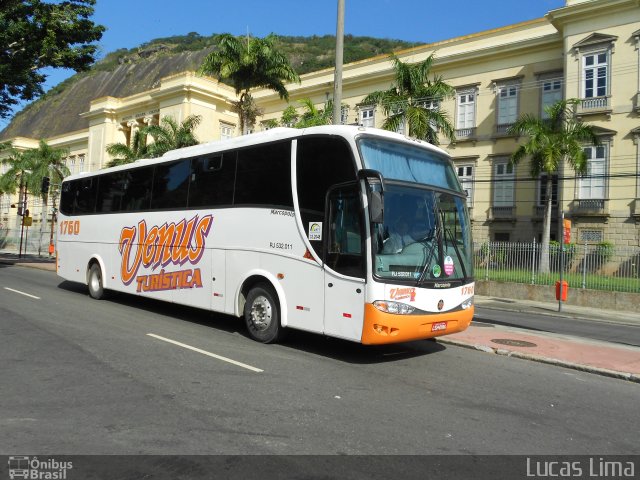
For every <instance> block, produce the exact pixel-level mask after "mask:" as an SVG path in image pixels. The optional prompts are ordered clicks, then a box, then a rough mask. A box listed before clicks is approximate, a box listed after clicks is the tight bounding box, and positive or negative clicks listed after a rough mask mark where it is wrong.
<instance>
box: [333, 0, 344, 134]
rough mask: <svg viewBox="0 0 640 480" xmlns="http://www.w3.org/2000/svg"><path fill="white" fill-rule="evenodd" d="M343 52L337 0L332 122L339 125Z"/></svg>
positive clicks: (340, 9)
mask: <svg viewBox="0 0 640 480" xmlns="http://www.w3.org/2000/svg"><path fill="white" fill-rule="evenodd" d="M343 52H344V0H338V21H337V26H336V69H335V77H334V82H333V124H334V125H339V124H340V120H341V117H342V108H341V107H342V61H343Z"/></svg>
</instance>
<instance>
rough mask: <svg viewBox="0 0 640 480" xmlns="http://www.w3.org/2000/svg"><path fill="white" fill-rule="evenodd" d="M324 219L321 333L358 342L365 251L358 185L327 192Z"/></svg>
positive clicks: (360, 326) (362, 303)
mask: <svg viewBox="0 0 640 480" xmlns="http://www.w3.org/2000/svg"><path fill="white" fill-rule="evenodd" d="M325 218H326V219H327V222H326V226H325V232H324V233H325V234H324V238H325V248H324V257H325V264H324V302H325V303H324V305H325V315H324V332H325V334H326V335H330V336H335V337H340V338H346V339H349V340H354V341H360V339H361V337H362V324H363V320H364V298H365V294H364V288H365V281H364V278H365V272H366V266H365V265H366V264H365V251H366V250H365V244H364V238H365V236H364V220H363V209H362V200H361V196H360V189H359V187H358V184H356V183H352V184H348V185H346V186H339V187H334V188H333V189H331V190H330V192H329V195H328V200H327V214H326V217H325Z"/></svg>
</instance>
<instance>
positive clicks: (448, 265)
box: [444, 256, 455, 276]
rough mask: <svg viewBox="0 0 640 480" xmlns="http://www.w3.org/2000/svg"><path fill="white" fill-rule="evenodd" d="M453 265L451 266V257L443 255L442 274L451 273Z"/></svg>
mask: <svg viewBox="0 0 640 480" xmlns="http://www.w3.org/2000/svg"><path fill="white" fill-rule="evenodd" d="M454 269H455V267H454V266H453V258H451V257H449V256H447V257H444V274H445V275H447V276H449V275H452V274H453V270H454Z"/></svg>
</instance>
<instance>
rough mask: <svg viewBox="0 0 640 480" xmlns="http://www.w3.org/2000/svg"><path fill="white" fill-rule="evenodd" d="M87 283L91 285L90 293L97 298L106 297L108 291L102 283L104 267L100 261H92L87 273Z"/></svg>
mask: <svg viewBox="0 0 640 480" xmlns="http://www.w3.org/2000/svg"><path fill="white" fill-rule="evenodd" d="M87 285H88V286H89V295H90V296H91V298H95V299H96V300H102V299H103V298H105V296H106V293H105V290H104V286H103V284H102V269H101V268H100V265H98V263H92V264H91V266H90V267H89V273H88V275H87Z"/></svg>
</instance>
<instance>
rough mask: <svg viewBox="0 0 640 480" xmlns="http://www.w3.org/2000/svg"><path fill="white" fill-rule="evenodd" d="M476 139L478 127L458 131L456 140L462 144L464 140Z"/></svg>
mask: <svg viewBox="0 0 640 480" xmlns="http://www.w3.org/2000/svg"><path fill="white" fill-rule="evenodd" d="M475 138H476V127H470V128H457V129H456V140H457V141H459V142H462V141H464V140H475Z"/></svg>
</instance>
